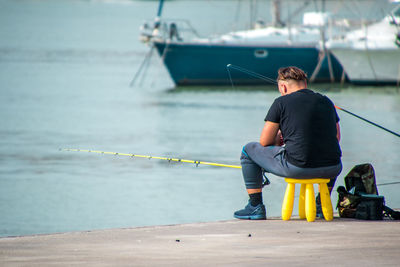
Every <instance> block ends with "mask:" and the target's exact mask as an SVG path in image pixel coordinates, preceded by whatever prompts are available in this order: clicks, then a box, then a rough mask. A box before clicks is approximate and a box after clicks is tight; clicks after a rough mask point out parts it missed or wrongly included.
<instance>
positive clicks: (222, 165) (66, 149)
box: [60, 148, 400, 186]
mask: <svg viewBox="0 0 400 267" xmlns="http://www.w3.org/2000/svg"><path fill="white" fill-rule="evenodd" d="M60 151H72V152H88V153H97V154H107V155H116V156H126V157H131V158H133V157H137V158H146V159H159V160H166V161H168V162H171V161H173V162H184V163H192V164H195V165H196V167H198V166H199V165H200V164H202V165H209V166H215V167H225V168H234V169H241V168H242V166H239V165H229V164H223V163H216V162H206V161H199V160H189V159H179V158H167V157H158V156H147V155H137V154H131V153H119V152H107V151H99V150H88V149H74V148H60ZM269 184H270V181H269V179H268V178H267V176H266V175H265V172H264V171H263V186H265V185H269ZM393 184H400V182H391V183H383V184H377V186H384V185H393Z"/></svg>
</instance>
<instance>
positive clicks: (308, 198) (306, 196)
mask: <svg viewBox="0 0 400 267" xmlns="http://www.w3.org/2000/svg"><path fill="white" fill-rule="evenodd" d="M285 181H286V182H287V187H286V192H285V198H284V199H283V204H282V220H284V221H287V220H290V217H292V211H293V202H294V191H295V185H296V184H301V187H300V197H299V216H300V219H305V218H307V221H308V222H313V221H315V217H316V213H317V211H316V205H315V195H314V184H319V193H320V198H321V207H322V213H323V214H324V217H325V220H327V221H331V220H332V219H333V209H332V201H331V196H330V194H329V190H328V185H327V183H329V181H330V179H322V178H316V179H295V178H285Z"/></svg>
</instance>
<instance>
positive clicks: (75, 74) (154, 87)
mask: <svg viewBox="0 0 400 267" xmlns="http://www.w3.org/2000/svg"><path fill="white" fill-rule="evenodd" d="M210 6H211V8H210ZM156 8H157V2H153V1H127V0H125V1H66V0H65V1H61V0H60V1H50V0H49V1H40V0H39V1H29V0H22V1H12V0H0V36H1V39H0V122H1V125H0V236H10V235H27V234H38V233H52V232H65V231H77V230H91V229H104V228H116V227H135V226H144V225H160V224H176V223H187V222H199V221H215V220H228V219H232V213H233V211H235V210H236V209H239V208H242V207H243V206H244V204H245V203H246V202H247V195H246V193H245V190H244V186H243V182H242V177H241V172H240V170H237V169H228V168H215V167H207V166H199V167H198V168H196V167H195V166H193V165H191V164H177V163H175V164H172V163H171V164H170V163H168V162H164V161H157V160H146V159H131V158H124V157H118V156H107V155H99V154H87V153H76V152H61V151H59V148H65V147H66V148H82V149H96V150H103V151H116V152H125V153H136V154H144V155H155V156H157V155H158V156H173V157H181V158H186V159H194V160H204V161H212V162H221V163H228V164H239V156H240V151H241V147H242V145H244V144H246V143H247V142H249V141H254V140H258V137H259V133H260V131H261V128H262V126H263V119H264V116H265V113H266V112H267V110H268V107H269V105H270V104H271V103H272V101H273V99H274V98H276V97H277V96H278V92H277V90H275V89H274V88H271V87H258V88H237V90H232V89H230V88H220V87H219V88H213V87H198V88H179V89H172V88H173V85H172V82H171V80H170V79H169V77H168V74H167V72H166V71H165V69H164V68H163V67H162V65H161V63H160V61H159V60H158V59H157V58H156V57H154V58H153V60H152V62H151V66H150V68H149V70H148V72H147V76H146V77H145V79H144V80H143V82H141V85H140V86H136V87H134V88H131V87H129V83H130V81H131V79H132V77H133V75H134V73H135V71H136V70H137V68H138V66H139V64H140V63H141V61H142V59H143V57H144V54H145V53H146V52H147V49H148V48H147V47H146V46H145V45H143V44H141V43H139V42H138V38H137V37H138V27H139V25H140V24H141V23H142V21H143V20H144V19H147V18H152V17H153V16H154V14H155V13H156ZM242 8H243V9H245V7H244V4H243V7H242ZM383 8H387V7H386V6H384V7H383ZM236 11H237V2H235V1H173V2H167V3H166V5H165V14H166V16H170V17H181V18H191V19H192V24H194V25H195V26H199V30H200V32H201V33H202V34H205V35H207V34H213V33H220V32H225V31H228V30H229V29H230V28H229V27H231V26H232V24H233V22H234V16H231V14H235V13H236ZM237 18H238V17H237ZM247 21H248V18H246V17H245V16H243V17H239V18H238V22H235V23H236V26H237V27H239V26H240V25H246V23H247ZM312 88H315V89H318V90H320V91H321V92H323V93H325V94H327V95H328V96H329V97H330V98H331V99H332V100H333V101H334V102H335V103H336V104H337V105H338V106H341V107H343V108H347V109H349V110H351V111H353V112H354V113H357V114H359V115H361V116H364V117H367V118H368V119H370V120H372V121H375V122H378V123H380V124H382V125H384V126H385V127H387V128H389V129H392V130H394V131H397V132H400V127H399V125H400V96H399V94H398V92H397V90H396V88H394V87H385V88H381V87H363V88H356V87H349V86H346V87H341V86H340V85H333V86H332V85H318V87H317V88H316V87H314V86H312ZM339 116H340V117H341V126H342V143H341V144H342V149H343V163H344V171H343V173H342V175H341V176H340V177H339V179H338V183H337V184H338V185H340V184H343V177H344V176H345V174H346V173H347V172H348V171H349V170H350V168H351V167H352V166H353V165H355V164H359V163H364V162H371V163H372V164H373V166H374V167H375V170H376V174H377V180H378V183H387V182H397V181H400V174H399V173H400V164H398V162H399V160H400V156H399V155H400V153H399V152H400V139H399V138H398V137H395V136H393V135H390V134H387V133H385V132H383V131H382V130H380V129H378V128H376V127H372V126H369V125H368V124H366V123H365V122H362V121H360V120H358V119H356V118H354V117H351V116H349V115H347V114H345V113H339ZM271 180H272V185H270V186H269V187H268V188H267V189H265V190H264V200H265V203H266V204H267V209H268V215H269V216H277V215H280V205H281V201H282V198H283V190H284V186H285V185H284V183H283V182H282V180H281V179H279V178H277V177H274V176H271ZM399 186H400V185H392V186H382V187H380V188H379V191H380V193H381V194H383V195H384V196H385V197H386V202H387V204H388V205H389V206H391V207H400V196H399V195H398V194H396V193H395V192H398V189H399ZM333 201H334V203H336V194H333Z"/></svg>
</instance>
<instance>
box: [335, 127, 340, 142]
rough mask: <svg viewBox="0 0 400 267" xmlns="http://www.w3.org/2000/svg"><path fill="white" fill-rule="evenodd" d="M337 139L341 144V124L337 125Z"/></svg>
mask: <svg viewBox="0 0 400 267" xmlns="http://www.w3.org/2000/svg"><path fill="white" fill-rule="evenodd" d="M336 138H337V140H338V142H340V125H339V122H337V123H336Z"/></svg>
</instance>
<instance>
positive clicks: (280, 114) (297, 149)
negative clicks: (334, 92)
mask: <svg viewBox="0 0 400 267" xmlns="http://www.w3.org/2000/svg"><path fill="white" fill-rule="evenodd" d="M265 120H266V121H271V122H276V123H279V125H280V129H281V132H282V136H283V138H284V143H285V144H286V158H287V160H288V161H289V162H290V163H292V164H293V165H296V166H298V167H303V168H315V167H324V166H330V165H336V164H338V163H340V157H341V151H340V147H339V142H338V140H337V137H336V134H337V132H336V123H337V122H338V121H339V117H338V116H337V113H336V110H335V107H334V105H333V104H332V102H331V101H330V100H329V99H328V98H327V97H325V96H323V95H321V94H318V93H315V92H313V91H311V90H309V89H302V90H299V91H297V92H294V93H291V94H288V95H284V96H281V97H279V98H277V99H276V100H275V102H274V103H273V104H272V106H271V108H270V110H269V112H268V114H267V116H266V118H265Z"/></svg>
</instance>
